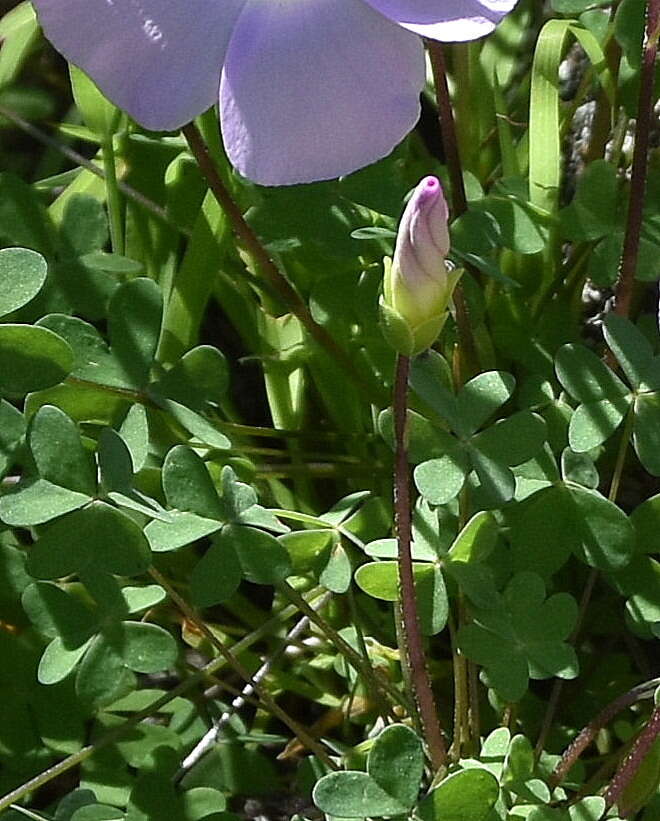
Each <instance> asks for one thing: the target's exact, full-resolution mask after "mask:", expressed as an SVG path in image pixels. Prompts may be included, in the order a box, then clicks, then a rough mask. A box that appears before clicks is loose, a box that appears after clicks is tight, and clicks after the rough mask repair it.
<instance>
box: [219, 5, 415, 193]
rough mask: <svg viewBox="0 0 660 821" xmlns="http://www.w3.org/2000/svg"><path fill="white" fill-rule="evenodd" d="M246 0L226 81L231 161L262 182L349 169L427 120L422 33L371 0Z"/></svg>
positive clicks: (223, 92)
mask: <svg viewBox="0 0 660 821" xmlns="http://www.w3.org/2000/svg"><path fill="white" fill-rule="evenodd" d="M341 5H342V10H341V14H338V13H337V0H286V2H284V3H282V2H279V3H276V2H273V0H247V3H246V5H245V9H244V11H243V13H242V14H241V17H240V19H239V22H238V24H237V26H236V29H235V31H234V34H233V36H232V39H231V43H230V46H229V49H228V51H227V57H226V60H225V66H224V69H223V73H222V80H221V84H220V104H221V117H220V120H221V123H222V132H223V137H224V141H225V146H226V148H227V153H228V155H229V158H230V159H231V161H232V163H233V164H234V165H235V166H236V168H237V169H238V170H239V171H240V172H241V173H242V174H243V175H244V176H246V177H248V178H249V179H251V180H254V181H255V182H259V183H261V184H263V185H290V184H293V183H302V182H312V181H314V180H324V179H331V178H333V177H337V176H339V175H341V174H348V173H349V172H351V171H355V170H356V169H357V168H361V167H362V166H364V165H368V164H369V163H372V162H374V161H375V160H378V159H380V158H381V157H384V156H385V155H387V154H389V152H390V151H391V150H392V149H393V148H394V146H395V145H396V144H397V143H398V142H399V141H400V140H401V139H402V138H403V137H404V136H405V135H406V134H407V133H408V131H410V129H411V128H412V127H413V126H414V124H415V122H416V121H417V119H418V117H419V93H420V91H421V89H422V87H423V84H424V57H423V52H422V43H421V41H420V39H419V38H418V37H416V36H413V35H412V34H411V33H410V32H408V31H405V30H404V29H402V28H400V27H399V26H396V25H394V24H393V23H392V22H390V21H389V20H387V19H386V18H384V17H383V16H382V15H380V14H378V13H377V12H375V11H374V10H373V9H372V8H370V7H369V6H368V5H367V4H366V3H364V2H363V1H362V0H341Z"/></svg>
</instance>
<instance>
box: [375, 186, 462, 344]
mask: <svg viewBox="0 0 660 821" xmlns="http://www.w3.org/2000/svg"><path fill="white" fill-rule="evenodd" d="M448 218H449V213H448V210H447V203H446V201H445V197H444V194H443V192H442V186H441V185H440V181H439V180H438V178H437V177H424V179H423V180H422V181H421V182H420V183H419V184H418V185H417V187H416V188H415V190H414V191H413V193H412V196H411V197H410V199H409V201H408V205H407V206H406V209H405V211H404V212H403V216H402V217H401V222H400V223H399V231H398V233H397V238H396V246H395V248H394V259H393V260H390V259H389V258H387V259H386V261H385V280H384V283H383V296H382V298H381V303H380V309H381V320H382V324H383V329H384V331H385V335H386V337H387V339H388V341H389V342H390V344H391V345H392V346H393V347H394V348H396V350H398V351H399V352H400V353H402V354H405V355H406V356H412V355H414V354H417V353H420V352H421V351H423V350H425V349H426V348H428V347H429V346H430V345H432V344H433V342H434V341H435V339H436V337H437V336H438V334H439V333H440V331H441V330H442V326H443V325H444V324H445V321H446V319H447V312H448V309H449V301H450V300H451V296H452V293H453V291H454V288H455V287H456V283H457V282H458V279H459V277H460V274H461V272H460V271H453V270H449V269H448V267H447V264H446V262H445V257H446V256H447V254H448V253H449V231H448V227H447V222H448Z"/></svg>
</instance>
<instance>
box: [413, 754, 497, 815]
mask: <svg viewBox="0 0 660 821" xmlns="http://www.w3.org/2000/svg"><path fill="white" fill-rule="evenodd" d="M499 794H500V788H499V784H498V783H497V778H495V776H494V775H493V774H492V773H491V772H489V771H488V770H487V769H485V768H483V767H474V768H473V769H469V770H461V771H459V772H457V773H453V774H452V775H450V776H448V777H447V778H445V779H444V781H441V782H440V784H439V785H438V786H437V787H436V788H435V789H434V790H432V792H431V793H429V795H428V796H427V797H426V798H425V799H424V800H423V801H422V803H421V804H420V806H419V809H418V813H419V817H420V818H421V819H422V821H485V819H486V818H487V817H489V813H490V811H491V810H492V809H493V807H494V806H495V802H496V801H497V798H498V796H499Z"/></svg>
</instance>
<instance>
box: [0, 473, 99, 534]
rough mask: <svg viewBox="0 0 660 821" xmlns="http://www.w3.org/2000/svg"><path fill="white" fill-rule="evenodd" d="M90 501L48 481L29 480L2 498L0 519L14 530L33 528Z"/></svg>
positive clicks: (81, 494)
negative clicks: (14, 528) (15, 528)
mask: <svg viewBox="0 0 660 821" xmlns="http://www.w3.org/2000/svg"><path fill="white" fill-rule="evenodd" d="M89 501H90V498H89V496H87V494H85V493H78V492H77V491H75V490H68V489H67V488H64V487H60V486H59V485H54V484H52V482H48V481H46V480H45V479H36V480H28V481H26V482H25V483H21V484H19V485H18V486H17V487H16V488H15V489H13V490H11V491H10V492H9V493H6V494H5V495H4V496H0V519H2V521H3V522H5V523H6V524H8V525H12V526H13V527H31V526H32V525H40V524H43V523H44V522H49V521H50V520H51V519H56V518H57V517H58V516H63V515H64V514H65V513H70V512H71V511H72V510H77V509H78V508H80V507H82V506H83V505H86V504H87V503H88V502H89Z"/></svg>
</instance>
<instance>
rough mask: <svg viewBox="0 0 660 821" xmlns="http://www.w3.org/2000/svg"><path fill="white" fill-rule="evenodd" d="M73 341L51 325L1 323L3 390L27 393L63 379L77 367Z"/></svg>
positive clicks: (0, 341)
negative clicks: (69, 341)
mask: <svg viewBox="0 0 660 821" xmlns="http://www.w3.org/2000/svg"><path fill="white" fill-rule="evenodd" d="M73 362H74V359H73V351H72V350H71V347H70V346H69V344H68V343H67V342H66V341H65V340H64V339H62V337H61V336H58V335H57V334H56V333H53V331H50V330H48V328H41V327H39V326H37V325H17V324H10V323H6V324H4V325H0V391H2V392H3V393H6V394H8V395H10V396H23V395H25V394H26V393H29V392H30V391H38V390H42V389H43V388H49V387H51V386H52V385H57V384H58V383H59V382H62V381H63V380H64V379H65V378H66V377H67V376H68V375H69V373H70V372H71V370H72V368H73Z"/></svg>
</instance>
